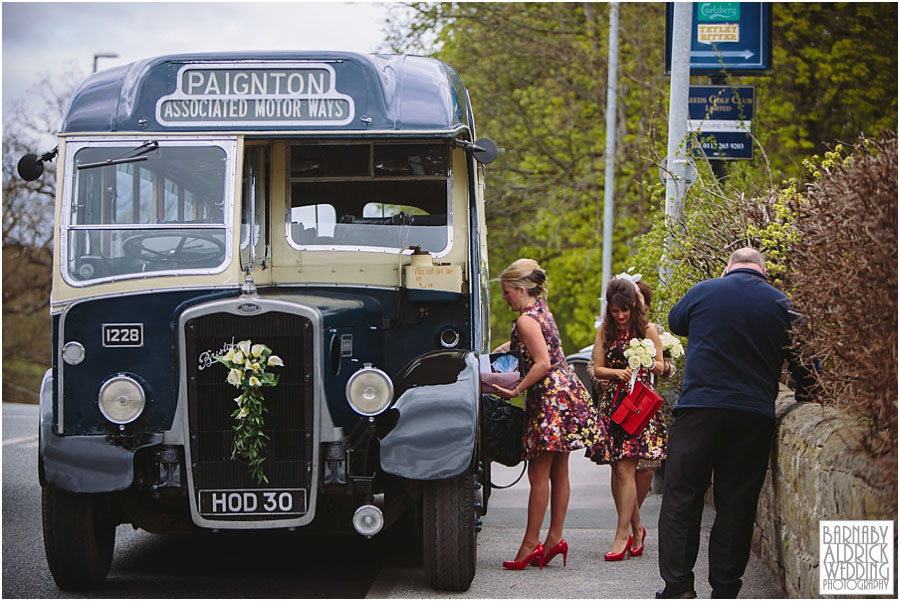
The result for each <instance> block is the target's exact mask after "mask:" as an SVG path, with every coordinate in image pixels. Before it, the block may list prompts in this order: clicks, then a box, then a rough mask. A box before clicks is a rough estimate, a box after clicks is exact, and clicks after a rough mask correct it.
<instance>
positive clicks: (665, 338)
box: [659, 332, 684, 359]
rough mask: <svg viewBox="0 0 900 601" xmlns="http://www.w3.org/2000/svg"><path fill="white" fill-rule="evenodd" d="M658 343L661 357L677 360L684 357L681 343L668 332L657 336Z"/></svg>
mask: <svg viewBox="0 0 900 601" xmlns="http://www.w3.org/2000/svg"><path fill="white" fill-rule="evenodd" d="M659 341H660V342H661V343H662V351H663V356H665V357H671V358H672V359H679V358H681V357H683V356H684V347H683V346H681V341H680V340H678V338H676V337H675V336H673V335H672V334H671V333H670V332H663V333H662V334H660V335H659Z"/></svg>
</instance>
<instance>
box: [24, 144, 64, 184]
mask: <svg viewBox="0 0 900 601" xmlns="http://www.w3.org/2000/svg"><path fill="white" fill-rule="evenodd" d="M58 150H59V147H56V148H54V149H53V150H51V151H49V152H45V153H44V154H42V155H41V156H38V155H36V154H31V153H29V154H26V155H25V156H23V157H22V158H21V159H19V164H18V165H17V167H16V168H17V170H18V172H19V177H21V178H22V179H24V180H25V181H26V182H32V181H34V180H36V179H37V178H39V177H40V176H41V174H42V173H43V172H44V161H52V160H53V157H55V156H56V153H57V151H58Z"/></svg>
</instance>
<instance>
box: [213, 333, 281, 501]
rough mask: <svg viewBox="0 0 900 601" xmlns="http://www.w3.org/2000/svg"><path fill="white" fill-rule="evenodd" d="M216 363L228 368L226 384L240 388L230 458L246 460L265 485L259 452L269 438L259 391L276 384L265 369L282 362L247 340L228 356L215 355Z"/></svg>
mask: <svg viewBox="0 0 900 601" xmlns="http://www.w3.org/2000/svg"><path fill="white" fill-rule="evenodd" d="M216 361H218V362H219V363H221V364H222V365H224V366H225V367H227V368H228V377H227V380H226V381H227V382H228V383H229V384H231V385H232V386H234V387H235V388H240V389H241V394H240V395H239V396H238V397H237V398H235V399H234V402H235V403H237V409H235V410H234V412H232V414H231V417H233V418H234V419H235V425H234V426H233V429H234V441H233V446H232V449H231V458H232V459H236V458H238V457H240V458H241V459H243V460H245V461H246V462H247V465H248V466H249V469H250V475H251V476H253V477H254V478H255V479H256V482H257V484H262V483H263V482H265V483H268V482H269V479H268V478H266V474H265V473H264V472H263V467H262V464H263V462H264V461H265V460H266V458H265V456H264V455H263V454H262V451H263V449H264V448H265V446H266V440H267V439H268V438H269V436H268V435H267V434H266V433H265V432H263V426H264V425H265V420H263V412H264V411H266V408H265V406H264V405H263V393H262V388H263V387H265V386H276V385H277V384H278V376H277V375H275V374H272V373H268V372H267V371H266V368H268V367H284V363H283V362H282V360H281V357H279V356H278V355H273V354H272V349H270V348H269V347H267V346H266V345H264V344H253V343H252V342H251V341H249V340H242V341H240V342H238V343H237V345H236V346H232V347H231V348H229V349H228V352H227V353H225V354H224V355H219V356H217V357H216Z"/></svg>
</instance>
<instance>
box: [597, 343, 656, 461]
mask: <svg viewBox="0 0 900 601" xmlns="http://www.w3.org/2000/svg"><path fill="white" fill-rule="evenodd" d="M631 338H632V337H631V335H630V334H629V332H628V330H622V329H620V330H619V334H618V336H616V339H615V341H614V342H613V344H612V346H610V348H609V349H607V351H606V367H609V368H611V369H625V368H626V367H628V362H627V361H626V360H625V348H626V347H627V346H628V342H629V341H630V340H631ZM638 379H639V380H640V381H641V382H642V383H643V384H646V385H649V384H650V371H649V370H647V369H644V368H641V371H640V372H639V373H638ZM620 381H621V380H607V381H606V386H605V387H604V388H603V389H602V390H601V391H600V397H599V407H598V410H599V413H600V422H601V424H602V425H603V427H604V428H605V429H606V432H607V434H608V435H609V447H608V449H607V453H606V454H602V453H600V454H593V455H591V454H588V456H589V457H590V458H591V460H592V461H593V462H594V463H600V464H603V463H613V462H616V461H618V460H620V459H626V458H629V457H636V458H638V459H649V460H655V459H665V457H666V444H667V442H668V433H667V430H666V422H665V417H664V414H663V412H662V411H657V412H656V415H654V416H653V419H651V420H650V423H649V424H647V427H646V428H644V430H643V431H641V432H638V433H637V434H635V435H631V434H628V433H627V432H626V431H625V430H623V429H622V427H621V426H619V424H617V423H615V422H614V421H612V419H610V416H611V415H612V405H613V402H614V400H615V396H616V389H617V388H618V387H619V382H620Z"/></svg>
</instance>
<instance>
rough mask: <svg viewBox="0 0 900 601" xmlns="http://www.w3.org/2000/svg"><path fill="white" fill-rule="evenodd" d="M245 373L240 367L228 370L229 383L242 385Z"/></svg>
mask: <svg viewBox="0 0 900 601" xmlns="http://www.w3.org/2000/svg"><path fill="white" fill-rule="evenodd" d="M242 376H243V373H241V370H239V369H232V370H230V371H229V372H228V383H229V384H231V385H232V386H238V387H239V386H240V385H241V379H242Z"/></svg>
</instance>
